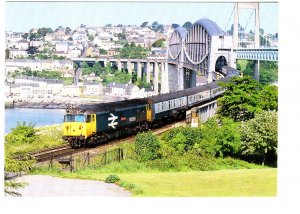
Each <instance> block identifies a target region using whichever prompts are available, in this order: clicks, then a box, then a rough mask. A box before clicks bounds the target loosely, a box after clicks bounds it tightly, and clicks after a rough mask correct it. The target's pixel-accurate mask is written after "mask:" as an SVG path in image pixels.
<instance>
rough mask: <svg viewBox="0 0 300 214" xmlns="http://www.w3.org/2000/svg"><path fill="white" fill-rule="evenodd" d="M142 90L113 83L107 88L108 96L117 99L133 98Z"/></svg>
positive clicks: (128, 85)
mask: <svg viewBox="0 0 300 214" xmlns="http://www.w3.org/2000/svg"><path fill="white" fill-rule="evenodd" d="M139 92H140V89H139V87H137V86H136V85H133V84H125V83H115V82H111V83H109V84H108V85H107V86H106V94H108V95H111V96H117V97H131V96H132V95H134V94H135V93H139Z"/></svg>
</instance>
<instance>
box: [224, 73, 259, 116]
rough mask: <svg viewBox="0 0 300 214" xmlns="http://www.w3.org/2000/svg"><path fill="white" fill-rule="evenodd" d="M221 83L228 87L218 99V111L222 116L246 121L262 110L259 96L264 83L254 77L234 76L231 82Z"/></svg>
mask: <svg viewBox="0 0 300 214" xmlns="http://www.w3.org/2000/svg"><path fill="white" fill-rule="evenodd" d="M220 85H222V86H224V87H226V91H225V93H224V96H223V97H221V98H220V99H219V100H218V101H219V104H220V109H219V111H218V113H219V114H220V115H221V116H224V117H230V118H232V119H233V120H234V121H245V120H249V119H251V118H253V117H254V114H255V113H256V112H258V111H260V110H261V108H260V107H259V98H260V91H261V89H262V85H261V84H259V83H258V82H257V81H255V80H254V79H253V78H251V77H249V76H246V77H243V78H241V77H233V78H232V79H231V81H230V82H228V83H220Z"/></svg>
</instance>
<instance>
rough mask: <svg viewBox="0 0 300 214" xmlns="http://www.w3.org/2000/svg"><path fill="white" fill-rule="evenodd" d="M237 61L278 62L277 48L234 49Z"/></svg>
mask: <svg viewBox="0 0 300 214" xmlns="http://www.w3.org/2000/svg"><path fill="white" fill-rule="evenodd" d="M233 51H234V52H235V54H236V58H237V59H249V60H265V61H278V48H236V49H233Z"/></svg>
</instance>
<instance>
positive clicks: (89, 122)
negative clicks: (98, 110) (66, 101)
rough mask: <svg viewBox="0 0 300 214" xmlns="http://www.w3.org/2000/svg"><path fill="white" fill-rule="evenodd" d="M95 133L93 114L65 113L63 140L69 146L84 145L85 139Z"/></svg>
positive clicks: (94, 117)
mask: <svg viewBox="0 0 300 214" xmlns="http://www.w3.org/2000/svg"><path fill="white" fill-rule="evenodd" d="M95 133H96V115H95V114H66V115H65V116H64V123H63V140H66V141H68V142H69V143H70V145H71V147H79V146H82V145H85V143H86V140H87V139H88V138H89V137H91V136H92V135H94V134H95Z"/></svg>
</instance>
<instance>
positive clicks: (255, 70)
mask: <svg viewBox="0 0 300 214" xmlns="http://www.w3.org/2000/svg"><path fill="white" fill-rule="evenodd" d="M259 65H260V61H259V60H255V61H254V79H255V80H257V81H259V67H260V66H259Z"/></svg>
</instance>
